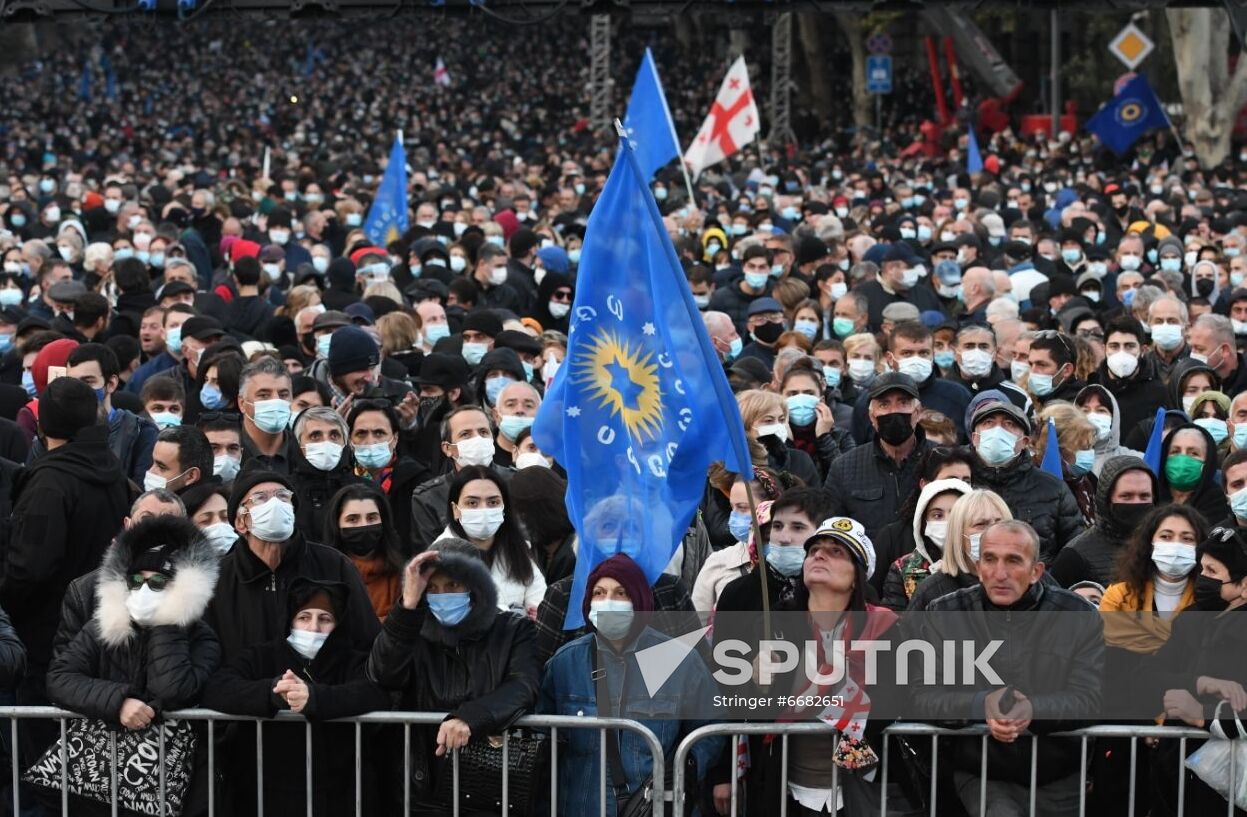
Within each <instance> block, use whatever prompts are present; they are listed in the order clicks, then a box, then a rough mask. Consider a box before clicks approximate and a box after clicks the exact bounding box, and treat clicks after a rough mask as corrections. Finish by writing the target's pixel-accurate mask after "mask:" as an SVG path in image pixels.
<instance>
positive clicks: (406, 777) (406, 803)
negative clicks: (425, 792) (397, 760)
mask: <svg viewBox="0 0 1247 817" xmlns="http://www.w3.org/2000/svg"><path fill="white" fill-rule="evenodd" d="M408 814H411V724H409V723H405V724H403V817H406V816H407V815H408Z"/></svg>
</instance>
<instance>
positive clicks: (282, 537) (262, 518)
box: [247, 497, 294, 542]
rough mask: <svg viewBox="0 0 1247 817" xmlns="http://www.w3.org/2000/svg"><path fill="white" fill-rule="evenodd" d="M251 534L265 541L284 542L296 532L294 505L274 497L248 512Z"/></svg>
mask: <svg viewBox="0 0 1247 817" xmlns="http://www.w3.org/2000/svg"><path fill="white" fill-rule="evenodd" d="M247 524H248V529H249V530H250V531H251V535H252V536H254V537H255V538H257V539H260V540H262V541H264V542H284V541H286V540H287V539H289V538H290V537H291V536H292V535H293V534H294V506H293V505H291V504H290V503H289V502H282V501H281V500H280V499H278V498H277V497H273V498H272V499H270V500H269V501H268V502H265V503H264V504H263V505H260V506H259V507H258V508H251V509H250V510H249V511H248V512H247Z"/></svg>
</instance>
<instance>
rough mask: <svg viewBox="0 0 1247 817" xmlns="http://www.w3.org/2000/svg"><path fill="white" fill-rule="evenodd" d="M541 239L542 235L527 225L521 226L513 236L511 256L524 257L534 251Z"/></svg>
mask: <svg viewBox="0 0 1247 817" xmlns="http://www.w3.org/2000/svg"><path fill="white" fill-rule="evenodd" d="M540 241H541V237H540V236H538V235H537V234H536V233H534V232H533V231H532V230H530V229H529V228H527V227H521V228H519V229H518V230H516V231H515V235H513V236H511V257H512V258H523V257H524V256H526V255H528V254H529V253H530V252H532V249H533V247H536V246H537V244H538V243H539V242H540Z"/></svg>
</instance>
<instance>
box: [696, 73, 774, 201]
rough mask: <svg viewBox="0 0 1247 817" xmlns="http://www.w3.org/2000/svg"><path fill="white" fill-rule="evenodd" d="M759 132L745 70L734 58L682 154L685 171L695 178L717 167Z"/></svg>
mask: <svg viewBox="0 0 1247 817" xmlns="http://www.w3.org/2000/svg"><path fill="white" fill-rule="evenodd" d="M761 129H762V122H761V119H760V118H759V116H758V105H757V103H756V102H755V101H754V98H753V89H752V88H750V87H749V69H748V68H747V67H746V66H745V58H744V57H743V56H742V57H737V58H736V62H734V63H732V67H731V68H730V69H729V70H728V72H727V76H726V77H724V78H723V84H722V85H720V86H719V95H718V96H717V97H715V100H714V104H713V105H711V106H710V114H709V116H707V117H706V121H705V122H704V123H702V126H701V130H700V131H698V132H697V137H696V138H695V139H693V144H691V145H689V147H688V150H687V151H685V153H684V162H685V164H687V165H688V169H689V172H690V173H691V174H693V178H694V179H695V178H697V176H698V175H700V174H701V172H702V171H703V170H705V169H706V168H707V167H710V166H711V165H713V164H718V163H719V162H721V161H723V160H724V159H726V158H727V157H728V156H731V155H732V154H733V153H735V152H736V151H738V150H740V149H741V148H742V147H744V146H745V145H746V144H748V143H749V142H750V141H752V140H753V139H754V138H755V137H756V136H757V135H758V132H759V131H760V130H761Z"/></svg>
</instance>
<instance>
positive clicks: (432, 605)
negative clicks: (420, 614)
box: [425, 593, 472, 627]
mask: <svg viewBox="0 0 1247 817" xmlns="http://www.w3.org/2000/svg"><path fill="white" fill-rule="evenodd" d="M425 599H427V600H428V602H429V612H431V613H432V614H433V617H434V618H436V619H437V620H438V621H440V622H441V623H442V626H444V627H454V626H455V625H456V624H458V623H459V622H461V621H463V620H464V619H465V618H467V617H468V613H469V612H471V610H472V594H471V593H427V594H425Z"/></svg>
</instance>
